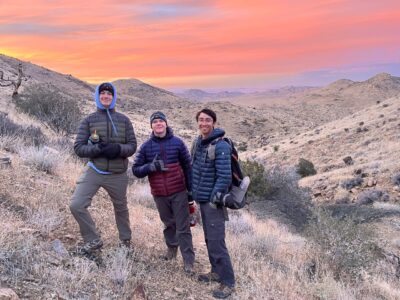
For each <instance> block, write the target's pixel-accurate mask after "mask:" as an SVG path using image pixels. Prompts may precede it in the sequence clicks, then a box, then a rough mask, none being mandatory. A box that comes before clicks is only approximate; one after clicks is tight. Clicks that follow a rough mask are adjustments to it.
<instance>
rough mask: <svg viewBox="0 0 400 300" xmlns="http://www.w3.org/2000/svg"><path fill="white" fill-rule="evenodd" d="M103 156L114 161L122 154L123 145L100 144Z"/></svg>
mask: <svg viewBox="0 0 400 300" xmlns="http://www.w3.org/2000/svg"><path fill="white" fill-rule="evenodd" d="M99 147H100V149H101V156H104V157H107V158H108V159H114V158H116V157H118V156H119V154H120V153H121V145H120V144H117V143H115V144H114V143H112V144H108V143H100V144H99Z"/></svg>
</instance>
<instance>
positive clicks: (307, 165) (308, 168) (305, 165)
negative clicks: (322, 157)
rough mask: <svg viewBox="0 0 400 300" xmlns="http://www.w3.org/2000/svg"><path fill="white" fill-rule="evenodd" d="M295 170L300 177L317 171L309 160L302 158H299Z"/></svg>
mask: <svg viewBox="0 0 400 300" xmlns="http://www.w3.org/2000/svg"><path fill="white" fill-rule="evenodd" d="M296 172H297V173H298V174H299V175H300V176H301V177H307V176H311V175H315V174H317V171H316V170H315V168H314V164H313V163H312V162H311V161H309V160H307V159H304V158H300V159H299V163H298V165H297V166H296Z"/></svg>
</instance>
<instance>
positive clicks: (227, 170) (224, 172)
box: [210, 141, 232, 200]
mask: <svg viewBox="0 0 400 300" xmlns="http://www.w3.org/2000/svg"><path fill="white" fill-rule="evenodd" d="M215 175H216V181H215V185H214V188H213V190H212V192H211V198H210V200H211V199H213V198H214V195H215V193H217V192H220V193H226V192H227V191H228V189H229V186H230V185H231V182H232V170H231V147H230V146H229V145H228V143H227V142H225V141H220V142H218V143H217V145H216V147H215Z"/></svg>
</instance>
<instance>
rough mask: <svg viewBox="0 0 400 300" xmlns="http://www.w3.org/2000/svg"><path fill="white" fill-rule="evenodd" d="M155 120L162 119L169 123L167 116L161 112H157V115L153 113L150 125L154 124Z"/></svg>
mask: <svg viewBox="0 0 400 300" xmlns="http://www.w3.org/2000/svg"><path fill="white" fill-rule="evenodd" d="M155 119H161V120H163V121H164V122H165V123H167V116H166V115H165V114H164V113H162V112H161V111H156V112H155V113H153V114H152V115H151V117H150V125H151V124H152V123H153V121H154V120H155Z"/></svg>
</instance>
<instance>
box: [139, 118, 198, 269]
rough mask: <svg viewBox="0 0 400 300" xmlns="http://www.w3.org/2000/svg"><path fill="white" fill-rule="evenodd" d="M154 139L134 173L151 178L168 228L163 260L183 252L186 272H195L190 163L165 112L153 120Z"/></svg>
mask: <svg viewBox="0 0 400 300" xmlns="http://www.w3.org/2000/svg"><path fill="white" fill-rule="evenodd" d="M150 125H151V128H152V130H153V132H152V134H151V137H150V138H149V139H148V140H147V141H146V142H145V143H144V144H143V145H142V146H141V147H140V149H139V151H138V153H137V155H136V158H135V161H134V164H133V167H132V171H133V174H134V175H135V176H136V177H139V178H143V177H145V176H148V178H149V182H150V187H151V193H152V195H153V197H154V200H155V202H156V205H157V209H158V212H159V214H160V218H161V221H162V222H163V223H164V225H165V229H164V238H165V243H166V244H167V247H168V249H167V253H166V255H165V256H164V259H166V260H171V259H173V258H175V257H176V255H177V250H178V246H179V248H180V250H181V254H182V258H183V262H184V270H185V272H187V273H188V274H192V272H193V263H194V258H195V255H194V251H193V242H192V233H191V231H190V225H189V205H194V203H193V200H192V198H191V196H190V195H191V159H190V154H189V151H188V149H187V147H186V146H185V144H184V143H183V141H182V140H181V139H180V138H178V137H176V136H174V134H173V132H172V129H171V128H170V127H168V125H167V118H166V116H165V114H163V113H162V112H155V113H153V114H152V115H151V117H150Z"/></svg>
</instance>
